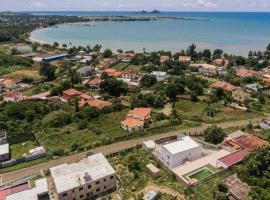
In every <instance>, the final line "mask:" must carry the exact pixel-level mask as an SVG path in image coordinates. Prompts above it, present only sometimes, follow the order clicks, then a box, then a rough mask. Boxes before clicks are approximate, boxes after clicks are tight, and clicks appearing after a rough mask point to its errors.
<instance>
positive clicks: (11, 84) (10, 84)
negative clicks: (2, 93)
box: [0, 78, 17, 89]
mask: <svg viewBox="0 0 270 200" xmlns="http://www.w3.org/2000/svg"><path fill="white" fill-rule="evenodd" d="M16 86H17V84H16V81H15V80H13V79H6V78H3V79H0V89H14V88H16Z"/></svg>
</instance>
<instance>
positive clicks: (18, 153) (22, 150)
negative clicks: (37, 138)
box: [10, 140, 37, 159]
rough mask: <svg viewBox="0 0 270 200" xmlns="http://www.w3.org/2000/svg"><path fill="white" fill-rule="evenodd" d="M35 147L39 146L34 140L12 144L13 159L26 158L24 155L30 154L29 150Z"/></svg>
mask: <svg viewBox="0 0 270 200" xmlns="http://www.w3.org/2000/svg"><path fill="white" fill-rule="evenodd" d="M35 147H37V144H36V142H34V141H32V140H27V141H24V142H22V143H18V144H12V145H11V146H10V151H11V158H13V159H18V158H21V157H22V156H24V154H29V150H30V149H33V148H35Z"/></svg>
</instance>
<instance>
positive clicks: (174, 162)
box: [156, 136, 202, 169]
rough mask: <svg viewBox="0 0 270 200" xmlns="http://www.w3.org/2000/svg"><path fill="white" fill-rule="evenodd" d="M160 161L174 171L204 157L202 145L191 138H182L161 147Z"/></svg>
mask: <svg viewBox="0 0 270 200" xmlns="http://www.w3.org/2000/svg"><path fill="white" fill-rule="evenodd" d="M159 148H160V149H159V153H157V154H156V156H157V157H158V159H159V160H160V161H161V162H162V163H163V164H164V165H165V166H167V167H168V168H170V169H172V168H175V167H177V166H179V165H182V164H184V163H185V162H186V161H192V160H196V159H198V158H200V157H201V156H202V145H201V144H198V143H197V142H195V141H194V140H193V139H192V138H191V137H189V136H184V137H180V138H178V139H177V140H175V141H172V142H166V143H164V144H161V145H159Z"/></svg>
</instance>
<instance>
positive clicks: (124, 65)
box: [112, 62, 129, 71]
mask: <svg viewBox="0 0 270 200" xmlns="http://www.w3.org/2000/svg"><path fill="white" fill-rule="evenodd" d="M128 65H129V63H128V62H120V63H118V64H117V65H114V66H113V67H112V68H114V69H117V70H120V71H121V70H123V69H125V68H126V67H127V66H128Z"/></svg>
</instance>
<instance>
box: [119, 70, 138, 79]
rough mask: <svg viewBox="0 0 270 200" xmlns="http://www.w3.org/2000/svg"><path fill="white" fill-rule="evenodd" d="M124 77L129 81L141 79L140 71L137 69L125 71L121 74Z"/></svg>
mask: <svg viewBox="0 0 270 200" xmlns="http://www.w3.org/2000/svg"><path fill="white" fill-rule="evenodd" d="M121 77H122V79H124V80H128V81H135V80H138V79H139V73H138V72H137V71H136V70H132V69H131V70H127V71H123V72H122V75H121Z"/></svg>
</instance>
